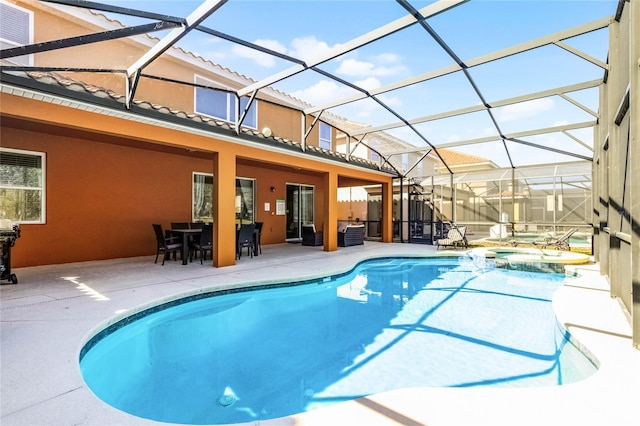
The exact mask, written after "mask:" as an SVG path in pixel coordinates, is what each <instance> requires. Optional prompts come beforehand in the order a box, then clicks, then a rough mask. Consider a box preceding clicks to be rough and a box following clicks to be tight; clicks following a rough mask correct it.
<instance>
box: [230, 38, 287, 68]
mask: <svg viewBox="0 0 640 426" xmlns="http://www.w3.org/2000/svg"><path fill="white" fill-rule="evenodd" d="M254 43H255V44H257V45H259V46H262V47H266V48H267V49H271V50H274V51H276V52H279V53H284V52H286V51H287V48H286V47H285V46H283V45H282V44H281V43H280V42H278V41H276V40H256V41H254ZM231 50H232V52H233V53H234V54H236V55H238V56H240V57H242V58H247V59H251V60H252V61H254V62H255V63H256V64H258V65H259V66H261V67H264V68H272V67H273V66H275V64H276V61H275V58H274V57H273V56H271V55H267V54H266V53H262V52H259V51H257V50H253V49H249V48H248V47H244V46H240V45H235V46H233V47H232V48H231Z"/></svg>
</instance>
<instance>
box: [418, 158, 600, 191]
mask: <svg viewBox="0 0 640 426" xmlns="http://www.w3.org/2000/svg"><path fill="white" fill-rule="evenodd" d="M512 179H515V180H516V181H521V182H524V183H526V184H528V185H529V186H535V185H549V184H553V183H572V184H573V185H574V186H577V187H580V188H583V189H591V164H590V163H589V162H587V161H572V162H564V163H557V164H538V165H533V166H522V167H518V168H515V169H493V170H479V171H472V172H462V173H455V174H454V175H453V176H451V175H440V176H435V177H432V178H429V179H427V180H425V181H424V182H422V186H429V185H431V184H434V185H445V186H450V185H451V184H452V183H453V185H458V184H472V183H476V182H487V181H493V182H497V181H507V182H510V181H511V180H512Z"/></svg>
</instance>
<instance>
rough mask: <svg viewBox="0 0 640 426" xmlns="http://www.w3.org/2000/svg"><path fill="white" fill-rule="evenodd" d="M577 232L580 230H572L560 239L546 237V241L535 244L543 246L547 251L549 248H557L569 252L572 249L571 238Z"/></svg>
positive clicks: (535, 242) (559, 237)
mask: <svg viewBox="0 0 640 426" xmlns="http://www.w3.org/2000/svg"><path fill="white" fill-rule="evenodd" d="M577 231H578V228H571V229H569V230H568V231H567V232H565V233H564V234H562V235H560V236H558V237H546V238H545V239H544V241H534V242H533V244H534V245H537V246H542V248H543V249H546V248H547V247H555V248H556V249H558V250H567V251H569V250H571V247H570V246H569V238H571V236H572V235H573V234H575V233H576V232H577Z"/></svg>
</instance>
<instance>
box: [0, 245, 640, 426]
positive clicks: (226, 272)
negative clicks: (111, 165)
mask: <svg viewBox="0 0 640 426" xmlns="http://www.w3.org/2000/svg"><path fill="white" fill-rule="evenodd" d="M443 252H445V251H443V250H440V252H439V253H437V254H438V255H443ZM459 253H460V251H459V252H458V254H459ZM403 254H406V255H431V254H436V251H435V249H434V248H433V247H432V246H425V245H418V244H399V243H397V244H396V243H391V244H385V243H377V242H371V241H367V242H366V243H365V245H364V246H355V247H347V248H339V249H338V250H337V251H335V252H331V253H327V252H324V251H322V248H321V247H303V246H301V245H299V244H279V245H269V246H264V247H263V253H262V255H260V256H258V257H255V258H253V259H251V258H249V257H247V256H243V257H242V258H241V259H240V260H239V261H238V264H237V265H235V266H231V267H226V268H219V269H218V268H213V267H211V265H210V264H205V265H202V266H201V265H200V262H199V261H197V262H194V263H192V264H189V265H186V266H184V265H182V264H181V263H180V262H173V261H168V262H167V263H166V264H165V266H161V265H160V264H154V263H153V260H154V257H155V256H150V257H138V258H129V259H116V260H108V261H96V262H83V263H73V264H64V265H53V266H40V267H31V268H16V269H14V270H13V272H15V273H16V274H17V276H18V279H19V284H18V285H11V284H3V285H2V286H0V303H1V304H0V315H1V316H0V318H1V335H0V350H1V352H0V355H1V358H0V362H1V370H0V373H1V377H0V384H1V389H2V390H1V392H2V393H1V405H0V410H1V411H0V424H2V425H3V426H11V425H28V426H34V425H56V426H70V425H99V426H105V425H158V424H161V423H158V422H154V421H150V420H146V419H141V418H137V417H133V416H130V415H128V414H126V413H123V412H121V411H118V410H116V409H114V408H111V407H110V406H108V405H106V404H105V403H103V402H102V401H100V400H99V399H97V398H96V397H95V396H94V395H93V394H92V393H91V391H90V390H89V389H88V388H87V387H86V386H85V385H84V383H83V381H82V378H81V376H80V371H79V366H78V355H79V351H80V348H81V346H82V344H83V343H84V342H85V341H86V339H87V338H88V336H90V335H91V333H92V332H93V331H94V330H96V327H98V326H99V325H101V324H102V325H104V324H105V322H106V321H107V320H109V319H110V318H113V317H114V316H115V315H117V314H121V315H122V314H123V313H125V312H131V310H134V309H136V308H139V307H140V306H141V305H144V304H148V303H150V302H153V301H159V300H166V299H167V298H171V297H174V296H176V295H178V294H181V293H185V292H195V291H199V289H202V288H210V287H222V286H234V285H240V284H246V283H251V282H258V281H260V282H268V281H273V280H280V279H304V278H311V277H314V276H322V275H327V274H331V273H335V272H338V271H344V270H348V269H350V268H351V267H352V266H353V265H354V264H355V263H356V262H358V261H360V260H364V259H366V258H368V257H373V256H385V255H403ZM445 255H446V254H445ZM454 255H455V254H454ZM572 270H574V271H576V272H577V273H578V275H579V278H578V279H577V280H572V282H571V285H565V286H564V287H562V288H561V289H560V290H558V291H557V292H556V294H555V295H554V300H553V303H554V308H555V310H556V314H557V316H558V319H559V320H560V322H561V323H563V324H565V327H567V328H568V329H569V331H570V332H571V333H572V335H573V336H574V337H575V338H576V339H577V340H578V341H579V342H580V343H581V344H583V345H584V346H585V347H586V348H587V349H588V350H589V351H590V352H591V353H592V354H593V355H594V356H595V357H596V358H597V359H598V360H599V362H600V369H599V370H598V372H597V373H596V374H595V375H593V376H592V377H590V378H588V379H586V380H583V381H581V382H578V383H574V384H571V385H565V386H557V387H548V388H517V389H507V388H464V389H460V388H413V389H400V390H395V391H391V392H387V393H384V394H378V395H372V396H369V397H365V398H361V399H358V400H355V401H350V402H345V403H341V404H337V405H334V406H331V407H328V408H325V409H320V410H316V411H311V412H308V413H304V414H299V415H295V416H290V417H286V418H282V419H274V420H271V421H261V422H259V424H260V425H294V424H295V425H328V424H332V425H355V424H357V425H398V424H401V425H429V426H445V425H471V424H473V425H492V426H496V425H514V424H518V425H534V424H535V425H541V424H546V425H552V424H561V423H564V424H571V425H604V424H607V425H609V424H615V425H622V426H625V425H637V424H638V422H639V421H640V420H639V419H640V417H639V415H638V413H637V410H635V407H637V395H640V351H639V350H636V349H633V348H632V345H631V328H630V325H629V323H628V320H627V318H626V317H625V315H624V313H623V310H622V309H621V307H620V304H619V302H618V301H617V300H615V299H612V298H611V297H609V290H608V284H607V282H606V281H605V280H604V279H603V278H602V277H601V276H600V274H599V272H598V269H597V265H580V266H574V267H572ZM251 424H254V423H251ZM255 424H257V423H255Z"/></svg>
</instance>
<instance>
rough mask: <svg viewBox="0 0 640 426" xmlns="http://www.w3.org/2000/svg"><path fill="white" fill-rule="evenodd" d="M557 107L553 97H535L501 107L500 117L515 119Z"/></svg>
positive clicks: (505, 119) (506, 119)
mask: <svg viewBox="0 0 640 426" xmlns="http://www.w3.org/2000/svg"><path fill="white" fill-rule="evenodd" d="M554 107H555V102H554V101H553V100H552V99H534V100H531V101H527V102H521V103H518V104H513V105H507V106H505V107H503V108H501V109H500V112H499V114H498V118H499V119H500V120H502V121H505V122H506V121H515V120H520V119H523V118H528V117H533V116H536V115H538V114H539V113H541V112H544V111H549V110H551V109H553V108H554Z"/></svg>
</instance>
